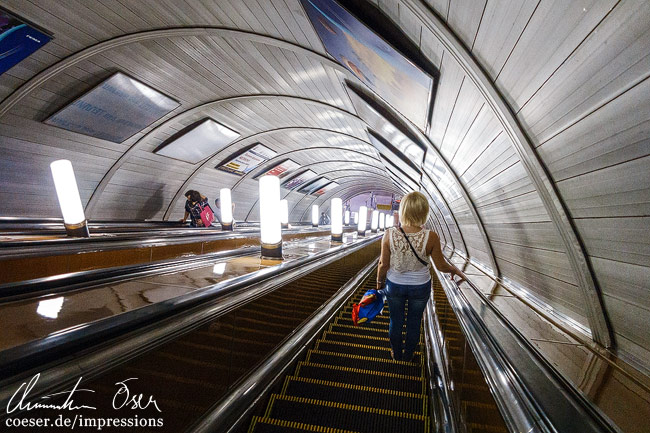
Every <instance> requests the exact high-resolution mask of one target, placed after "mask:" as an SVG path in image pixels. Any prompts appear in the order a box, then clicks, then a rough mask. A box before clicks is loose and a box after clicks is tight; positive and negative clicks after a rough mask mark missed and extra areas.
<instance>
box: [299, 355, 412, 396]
mask: <svg viewBox="0 0 650 433" xmlns="http://www.w3.org/2000/svg"><path fill="white" fill-rule="evenodd" d="M296 376H300V377H306V378H312V379H321V380H329V381H332V382H342V383H349V384H351V385H361V386H372V387H376V388H383V389H392V390H394V391H401V392H410V393H422V378H421V377H419V376H407V375H403V374H395V373H387V372H382V371H374V370H364V369H361V368H350V367H341V366H335V365H326V364H316V363H307V362H300V363H298V367H297V368H296Z"/></svg>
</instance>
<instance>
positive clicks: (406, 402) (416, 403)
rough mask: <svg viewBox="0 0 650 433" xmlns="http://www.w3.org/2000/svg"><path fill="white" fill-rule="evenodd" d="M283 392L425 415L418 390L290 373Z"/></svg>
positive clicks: (295, 395)
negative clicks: (352, 383)
mask: <svg viewBox="0 0 650 433" xmlns="http://www.w3.org/2000/svg"><path fill="white" fill-rule="evenodd" d="M282 394H283V395H290V396H293V397H302V398H310V399H314V400H327V401H335V402H337V403H342V404H347V405H357V406H366V407H373V408H377V409H385V410H392V411H397V412H405V413H412V414H416V415H426V400H427V399H426V397H425V396H424V395H422V394H421V393H420V394H412V393H405V392H397V391H392V390H387V389H381V388H373V387H368V386H360V385H350V384H347V383H341V382H329V381H324V380H318V379H310V378H304V377H292V376H289V377H287V379H286V381H285V385H284V388H283V389H282Z"/></svg>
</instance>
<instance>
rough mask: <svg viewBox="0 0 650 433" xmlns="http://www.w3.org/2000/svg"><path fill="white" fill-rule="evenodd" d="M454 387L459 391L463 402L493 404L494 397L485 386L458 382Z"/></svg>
mask: <svg viewBox="0 0 650 433" xmlns="http://www.w3.org/2000/svg"><path fill="white" fill-rule="evenodd" d="M456 387H457V388H458V389H460V390H461V396H462V399H463V400H470V401H475V402H478V403H487V404H490V403H494V397H493V396H492V394H491V393H490V390H489V389H488V387H487V386H486V385H485V384H482V385H475V384H472V383H463V382H459V383H457V384H456Z"/></svg>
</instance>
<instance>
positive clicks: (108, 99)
mask: <svg viewBox="0 0 650 433" xmlns="http://www.w3.org/2000/svg"><path fill="white" fill-rule="evenodd" d="M179 105H180V104H179V103H178V102H177V101H175V100H173V99H171V98H169V97H168V96H165V95H163V94H162V93H160V92H158V91H157V90H154V89H152V88H151V87H149V86H147V85H145V84H142V83H141V82H139V81H136V80H134V79H133V78H131V77H128V76H126V75H124V74H123V73H121V72H118V73H116V74H114V75H112V76H111V77H110V78H108V79H107V80H105V81H104V82H102V83H101V84H99V85H98V86H96V87H94V88H93V89H91V90H90V91H89V92H86V93H85V94H84V95H83V96H81V97H80V98H78V99H76V100H75V101H73V102H72V103H71V104H69V105H67V106H65V107H63V108H62V109H61V110H59V111H58V112H56V113H55V114H54V115H52V116H51V117H50V118H49V119H47V120H46V121H45V123H46V124H48V125H52V126H57V127H59V128H63V129H67V130H68V131H73V132H78V133H80V134H84V135H89V136H91V137H95V138H100V139H102V140H108V141H112V142H113V143H121V142H123V141H124V140H126V139H127V138H129V137H131V136H132V135H134V134H136V133H138V132H140V131H142V130H143V129H144V128H146V127H147V126H149V125H151V124H152V123H153V122H155V121H156V120H158V119H160V118H161V117H163V116H164V115H166V114H168V113H169V112H170V111H172V110H174V109H175V108H176V107H178V106H179Z"/></svg>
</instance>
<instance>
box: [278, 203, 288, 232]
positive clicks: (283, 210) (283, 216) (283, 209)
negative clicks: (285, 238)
mask: <svg viewBox="0 0 650 433" xmlns="http://www.w3.org/2000/svg"><path fill="white" fill-rule="evenodd" d="M280 222H281V223H282V228H283V229H288V228H289V201H288V200H280Z"/></svg>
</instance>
